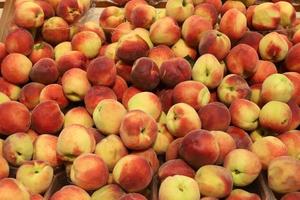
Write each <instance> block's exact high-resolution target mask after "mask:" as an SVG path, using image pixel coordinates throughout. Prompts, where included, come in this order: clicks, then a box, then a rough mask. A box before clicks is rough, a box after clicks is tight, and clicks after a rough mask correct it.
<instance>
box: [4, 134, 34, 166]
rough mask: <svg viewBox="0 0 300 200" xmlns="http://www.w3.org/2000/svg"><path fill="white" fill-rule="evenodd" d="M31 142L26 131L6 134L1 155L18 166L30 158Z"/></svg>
mask: <svg viewBox="0 0 300 200" xmlns="http://www.w3.org/2000/svg"><path fill="white" fill-rule="evenodd" d="M32 154H33V144H32V139H31V137H30V136H29V135H28V134H26V133H21V132H20V133H15V134H13V135H10V136H8V137H7V138H6V139H5V141H4V144H3V157H4V158H5V159H6V160H7V162H8V163H9V164H11V165H13V166H20V165H22V164H23V163H25V162H26V161H29V160H31V158H32Z"/></svg>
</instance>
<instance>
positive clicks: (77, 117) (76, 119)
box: [64, 106, 94, 128]
mask: <svg viewBox="0 0 300 200" xmlns="http://www.w3.org/2000/svg"><path fill="white" fill-rule="evenodd" d="M72 124H80V125H82V126H85V127H86V128H91V127H93V125H94V121H93V118H92V117H91V116H90V114H89V112H88V111H87V110H86V109H85V108H84V107H80V106H79V107H75V108H72V109H70V110H69V111H68V112H67V113H66V115H65V120H64V127H67V126H70V125H72Z"/></svg>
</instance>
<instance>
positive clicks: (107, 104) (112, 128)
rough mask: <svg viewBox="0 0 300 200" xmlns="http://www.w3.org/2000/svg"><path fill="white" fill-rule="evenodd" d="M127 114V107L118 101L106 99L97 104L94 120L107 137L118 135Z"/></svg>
mask: <svg viewBox="0 0 300 200" xmlns="http://www.w3.org/2000/svg"><path fill="white" fill-rule="evenodd" d="M126 113H127V111H126V109H125V107H124V106H123V105H122V104H121V103H119V102H118V101H116V100H114V99H104V100H102V101H100V102H99V103H98V104H97V106H96V108H95V110H94V112H93V119H94V122H95V125H96V127H97V128H98V130H100V131H101V133H103V134H105V135H110V134H118V133H119V129H120V126H121V122H122V120H123V118H124V116H125V115H126Z"/></svg>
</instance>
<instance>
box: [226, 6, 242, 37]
mask: <svg viewBox="0 0 300 200" xmlns="http://www.w3.org/2000/svg"><path fill="white" fill-rule="evenodd" d="M220 31H221V32H222V33H224V34H226V35H227V36H228V37H229V38H230V39H231V40H233V41H236V40H239V39H241V38H242V37H243V36H244V34H245V33H246V31H247V18H246V16H245V15H244V14H243V13H242V12H241V11H239V10H237V9H235V8H232V9H229V10H228V11H227V12H226V13H225V14H224V15H223V16H222V18H221V21H220Z"/></svg>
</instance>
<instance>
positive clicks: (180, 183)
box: [158, 175, 200, 200]
mask: <svg viewBox="0 0 300 200" xmlns="http://www.w3.org/2000/svg"><path fill="white" fill-rule="evenodd" d="M158 196H159V199H164V200H180V199H189V200H198V199H200V191H199V186H198V183H197V182H196V181H195V180H194V179H193V178H190V177H187V176H182V175H175V176H169V177H167V178H166V179H165V180H164V181H163V182H162V183H161V185H160V187H159V193H158Z"/></svg>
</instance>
